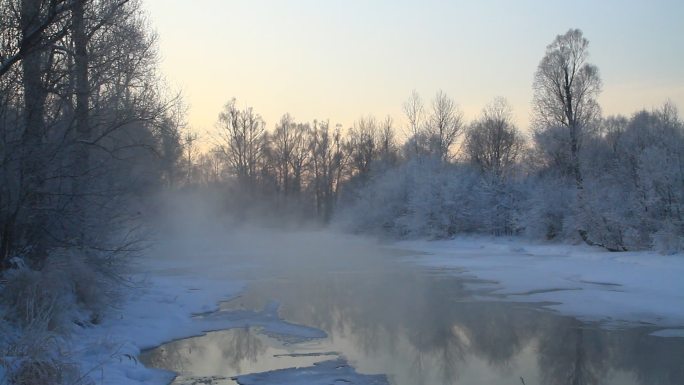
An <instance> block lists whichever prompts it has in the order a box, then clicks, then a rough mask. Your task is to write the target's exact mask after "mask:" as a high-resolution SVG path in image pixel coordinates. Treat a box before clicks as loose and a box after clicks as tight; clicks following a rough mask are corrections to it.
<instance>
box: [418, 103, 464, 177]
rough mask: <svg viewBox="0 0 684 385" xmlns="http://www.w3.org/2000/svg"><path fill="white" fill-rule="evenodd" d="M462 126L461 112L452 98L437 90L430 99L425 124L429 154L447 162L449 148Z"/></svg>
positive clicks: (449, 152)
mask: <svg viewBox="0 0 684 385" xmlns="http://www.w3.org/2000/svg"><path fill="white" fill-rule="evenodd" d="M463 128H464V124H463V114H462V113H461V111H460V110H459V109H458V108H457V106H456V103H455V102H454V100H453V99H451V98H450V97H449V96H447V94H445V93H444V92H443V91H438V92H437V94H436V95H435V98H434V99H433V100H432V109H431V111H430V115H429V116H428V118H427V126H426V130H427V134H428V140H429V143H430V153H431V155H432V156H435V157H437V158H438V159H440V160H441V161H442V162H444V163H446V162H448V161H449V160H450V159H451V158H452V154H451V148H452V146H453V145H454V143H455V142H456V139H458V136H459V135H460V134H461V133H462V132H463Z"/></svg>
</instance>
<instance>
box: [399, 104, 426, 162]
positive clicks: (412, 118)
mask: <svg viewBox="0 0 684 385" xmlns="http://www.w3.org/2000/svg"><path fill="white" fill-rule="evenodd" d="M403 110H404V114H405V115H406V119H407V120H408V135H407V136H408V137H409V140H410V139H411V138H412V139H413V141H412V145H411V147H412V148H410V151H411V152H412V153H413V155H417V154H419V153H420V148H419V140H418V138H419V137H420V136H421V135H422V134H423V130H424V125H425V107H424V105H423V100H422V99H421V97H420V95H419V94H418V92H417V91H416V90H413V91H412V92H411V95H410V96H409V98H408V100H406V101H405V102H404V105H403Z"/></svg>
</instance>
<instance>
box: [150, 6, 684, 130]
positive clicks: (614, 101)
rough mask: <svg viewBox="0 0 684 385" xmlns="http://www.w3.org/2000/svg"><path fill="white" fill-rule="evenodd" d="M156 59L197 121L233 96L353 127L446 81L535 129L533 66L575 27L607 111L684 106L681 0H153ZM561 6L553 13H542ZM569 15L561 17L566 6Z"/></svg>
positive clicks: (203, 125) (458, 96) (208, 124)
mask: <svg viewBox="0 0 684 385" xmlns="http://www.w3.org/2000/svg"><path fill="white" fill-rule="evenodd" d="M144 1H145V4H146V8H147V10H148V12H149V15H150V20H151V23H152V25H153V27H154V28H155V29H156V30H157V32H158V35H159V39H160V53H161V57H162V62H161V69H162V73H163V74H164V75H165V77H166V78H167V80H168V81H169V83H170V84H171V85H172V86H173V87H176V88H179V89H180V90H182V92H183V95H184V99H185V101H186V103H187V104H188V105H189V111H188V122H189V125H190V126H191V128H192V129H193V130H195V131H197V132H200V133H206V132H208V131H213V129H214V125H215V122H216V120H217V116H218V113H219V112H220V110H221V108H222V106H223V104H225V103H226V102H227V101H228V100H230V98H232V97H236V98H237V99H238V103H239V104H240V105H243V106H245V105H249V106H252V107H254V109H255V110H256V111H257V112H259V113H260V114H261V115H262V116H263V117H264V119H265V120H266V123H267V126H268V128H269V129H272V127H273V125H274V124H275V122H276V121H277V120H278V119H279V118H280V116H281V115H282V114H284V113H286V112H289V113H290V114H292V115H293V116H294V117H295V118H296V119H298V120H300V121H311V120H313V119H319V120H320V119H330V121H331V123H333V124H335V123H341V124H342V125H343V126H344V127H349V126H351V125H352V124H353V122H354V120H356V119H358V118H359V117H360V116H362V115H368V114H372V115H375V116H376V117H377V118H379V119H380V118H383V117H384V116H386V115H388V114H389V115H391V116H393V118H394V119H395V122H397V123H398V124H399V125H403V124H404V117H403V113H402V111H401V105H402V103H403V102H404V100H406V98H407V97H408V95H409V94H410V92H411V91H412V90H413V89H415V90H417V91H418V92H419V93H420V94H421V96H422V97H423V99H424V100H426V102H427V101H429V99H430V98H431V97H432V96H433V95H434V94H435V93H436V91H437V90H439V89H442V90H444V91H445V92H446V93H447V94H448V95H449V96H451V97H452V98H454V99H455V100H456V102H457V103H458V104H459V106H460V108H461V109H462V110H463V112H464V115H465V117H466V118H467V119H468V120H470V119H473V118H475V117H476V116H477V115H478V113H479V111H480V110H481V109H482V107H483V106H484V105H485V104H486V103H488V102H489V101H491V100H492V99H493V98H494V97H495V96H504V97H506V98H507V99H508V101H509V102H510V104H511V105H512V107H513V109H514V113H515V118H516V121H517V123H518V124H519V126H520V127H521V128H523V129H527V126H528V123H529V115H530V103H531V98H532V89H531V87H532V78H533V75H534V71H535V69H536V66H537V64H538V62H539V60H540V59H541V57H542V56H543V55H544V50H545V47H546V45H547V44H549V43H550V42H551V41H552V40H553V39H554V37H555V36H556V35H557V34H560V33H564V32H565V31H567V29H568V28H570V27H573V28H580V29H582V30H583V31H584V34H585V36H586V37H587V38H588V39H589V40H590V42H591V45H590V52H591V57H590V61H591V62H592V63H594V64H596V65H597V66H598V67H599V69H600V71H601V76H602V79H603V83H604V91H603V93H602V94H601V97H600V99H599V102H600V103H601V105H602V108H603V111H604V114H615V113H623V114H631V113H632V112H634V111H636V110H638V109H641V108H651V107H655V106H659V105H661V104H662V103H663V102H665V101H666V100H668V99H670V100H671V101H673V102H674V103H675V105H677V106H678V107H680V109H681V108H684V70H683V69H684V49H683V48H684V44H683V43H682V42H681V36H684V23H683V22H682V20H681V16H682V15H684V6H683V4H684V2H681V1H676V0H672V1H664V0H663V1H652V2H643V1H620V0H607V1H602V2H601V3H600V4H595V3H597V2H595V1H590V0H582V1H575V2H572V4H571V6H572V7H573V8H572V9H567V6H568V3H567V2H561V1H532V0H525V1H516V2H512V1H505V0H500V1H493V0H492V1H479V2H472V3H471V2H463V1H450V2H446V1H415V2H409V1H361V0H358V1H357V0H346V1H337V0H335V1H332V0H331V1H319V0H292V1H280V0H269V1H266V0H263V1H254V0H251V1H249V0H197V1H187V0H184V1H181V0H144ZM552 14H553V15H554V17H549V16H547V15H552ZM558 15H560V17H558Z"/></svg>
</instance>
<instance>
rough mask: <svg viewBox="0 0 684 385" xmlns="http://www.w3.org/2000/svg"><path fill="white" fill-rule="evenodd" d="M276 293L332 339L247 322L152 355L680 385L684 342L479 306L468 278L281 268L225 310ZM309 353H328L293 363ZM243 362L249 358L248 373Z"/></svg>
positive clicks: (509, 379) (416, 378)
mask: <svg viewBox="0 0 684 385" xmlns="http://www.w3.org/2000/svg"><path fill="white" fill-rule="evenodd" d="M273 300H276V301H279V302H280V303H281V305H282V306H281V309H280V315H281V316H282V317H283V318H285V319H287V320H288V321H291V322H295V323H300V324H304V325H308V326H312V327H316V328H319V329H322V330H324V331H326V332H327V333H328V335H329V337H328V338H326V339H323V340H320V341H315V340H314V341H311V342H308V343H307V344H304V345H298V344H294V345H287V346H285V345H280V346H277V345H278V344H277V343H275V342H274V340H273V339H268V340H267V339H265V338H266V337H264V336H259V335H258V334H255V333H253V331H250V330H248V329H241V330H234V331H231V332H229V335H222V334H220V333H219V334H210V335H209V336H206V337H199V338H194V339H189V340H185V341H184V342H183V343H182V344H180V345H178V346H171V345H165V346H164V349H165V350H164V352H163V354H159V355H157V356H155V358H154V360H153V361H150V362H151V363H152V365H153V366H157V367H165V368H171V369H174V370H179V371H186V370H191V371H192V373H193V374H195V375H211V374H217V373H223V372H222V371H221V370H218V369H217V368H219V367H226V366H228V367H231V368H232V370H231V373H237V372H240V373H244V372H245V370H251V371H257V370H261V369H255V365H254V364H253V363H254V362H262V363H263V364H264V365H265V366H264V368H265V369H263V370H268V369H273V368H274V367H272V366H268V365H273V364H274V363H273V360H274V359H276V358H274V355H277V354H279V353H276V352H275V350H277V349H280V350H284V351H287V352H290V353H293V352H307V351H317V352H324V351H329V350H334V351H337V352H339V353H341V354H342V355H343V356H344V357H345V358H346V359H347V360H348V361H349V362H350V363H351V364H352V365H353V366H355V367H356V368H357V370H358V371H359V372H360V373H367V374H378V373H384V374H387V376H388V378H389V379H390V381H391V383H393V384H397V385H415V384H507V385H510V384H520V383H524V384H526V385H534V384H547V385H556V384H557V385H566V384H567V385H584V384H586V385H589V384H620V385H629V384H644V385H646V384H648V385H651V384H662V385H675V384H682V383H684V340H683V339H681V338H674V339H672V338H671V339H665V338H658V337H651V336H648V333H649V332H650V330H649V329H648V328H645V327H639V328H629V329H625V330H603V329H601V328H599V327H598V326H597V325H591V324H584V323H581V322H579V321H577V320H575V319H572V318H568V317H560V316H557V315H554V314H552V313H550V312H548V311H544V310H540V309H539V308H537V307H534V306H532V305H520V304H512V303H507V302H502V301H498V302H495V301H481V300H479V301H476V300H474V299H473V293H472V292H470V291H469V290H468V289H467V288H466V287H465V286H464V283H463V281H462V280H459V279H457V278H454V277H449V276H440V275H434V274H424V273H417V272H415V271H413V270H410V269H403V268H401V267H399V266H396V265H393V264H378V265H375V266H366V267H364V269H355V268H352V267H345V268H340V267H339V266H338V267H336V268H335V269H328V270H327V272H326V273H320V272H318V273H317V274H311V273H310V272H306V271H288V272H287V273H283V272H282V271H280V270H278V274H277V275H275V276H272V277H271V278H269V279H256V280H254V281H253V282H252V283H251V285H250V287H249V289H248V290H247V291H246V293H245V294H244V295H243V296H242V297H241V298H239V299H237V300H235V301H233V302H231V303H229V304H227V305H226V306H225V311H230V309H235V308H245V309H261V308H263V307H264V306H266V305H267V304H268V303H269V302H270V301H273ZM208 340H211V343H209V342H208ZM215 345H216V346H220V348H215V347H214V346H215ZM274 346H277V348H274ZM203 349H204V351H205V353H206V354H203V356H204V358H203V360H204V361H203V362H206V364H202V365H204V366H203V367H201V368H199V367H198V365H197V364H195V366H192V367H191V365H189V363H188V360H189V358H188V357H191V356H192V355H188V354H187V353H188V350H192V351H196V352H197V351H203ZM207 349H217V352H215V353H211V354H209V352H208V351H207ZM207 357H212V358H207ZM289 357H290V358H293V357H292V356H289ZM303 357H306V358H309V359H310V361H311V362H315V361H317V360H318V361H320V360H322V359H324V358H321V357H307V356H299V357H297V358H303ZM245 362H252V364H250V365H249V368H246V366H245V365H244V363H245ZM179 363H181V364H180V365H179ZM297 365H300V364H297ZM212 367H213V369H212ZM280 367H282V366H280ZM212 370H213V371H212Z"/></svg>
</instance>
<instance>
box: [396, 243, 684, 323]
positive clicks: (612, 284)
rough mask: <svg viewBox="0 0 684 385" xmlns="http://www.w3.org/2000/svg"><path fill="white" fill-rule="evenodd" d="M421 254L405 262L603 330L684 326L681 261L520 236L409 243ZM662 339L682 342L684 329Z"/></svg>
mask: <svg viewBox="0 0 684 385" xmlns="http://www.w3.org/2000/svg"><path fill="white" fill-rule="evenodd" d="M398 245H399V246H400V247H404V248H408V249H413V250H419V251H421V252H423V253H424V254H419V255H416V256H412V257H408V258H406V259H405V260H406V261H408V262H410V263H415V264H417V265H420V266H423V267H428V268H436V269H441V270H444V271H445V272H447V273H448V274H454V275H457V276H463V277H477V278H479V279H481V280H483V282H481V283H477V284H476V285H477V286H478V288H482V289H486V290H492V291H493V293H495V294H501V295H503V296H504V297H505V298H506V299H507V300H511V301H525V302H542V303H548V305H547V306H548V307H549V308H551V309H554V310H557V311H558V312H560V313H561V314H565V315H570V316H574V317H577V318H580V319H584V320H589V321H600V322H603V323H605V324H606V326H619V325H620V324H621V323H647V324H654V325H657V326H661V327H663V328H682V327H684V255H682V254H675V255H661V254H658V253H655V252H621V253H611V252H608V251H605V250H602V249H599V248H595V247H588V246H573V245H562V244H543V243H533V242H531V241H527V240H521V239H516V238H494V237H462V238H456V239H453V240H445V241H406V242H400V243H398ZM656 334H660V335H670V336H672V335H681V336H684V329H678V330H677V329H675V330H672V329H670V330H667V331H663V332H661V333H656Z"/></svg>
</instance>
